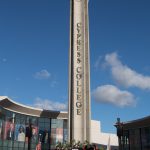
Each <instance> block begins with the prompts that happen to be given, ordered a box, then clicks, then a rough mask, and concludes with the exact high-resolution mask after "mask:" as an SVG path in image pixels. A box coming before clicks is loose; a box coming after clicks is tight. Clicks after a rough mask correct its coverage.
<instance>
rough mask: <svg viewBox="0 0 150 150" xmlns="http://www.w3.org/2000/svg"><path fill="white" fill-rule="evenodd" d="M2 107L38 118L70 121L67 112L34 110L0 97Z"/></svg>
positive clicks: (5, 97)
mask: <svg viewBox="0 0 150 150" xmlns="http://www.w3.org/2000/svg"><path fill="white" fill-rule="evenodd" d="M0 106H1V107H3V108H4V109H7V110H10V111H13V112H16V113H20V114H24V115H30V116H36V117H47V118H54V119H55V118H58V119H68V113H67V112H61V111H54V110H44V109H39V108H34V107H30V106H26V105H22V104H20V103H17V102H15V101H13V100H12V99H10V98H8V97H7V96H0Z"/></svg>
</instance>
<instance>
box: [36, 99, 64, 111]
mask: <svg viewBox="0 0 150 150" xmlns="http://www.w3.org/2000/svg"><path fill="white" fill-rule="evenodd" d="M33 107H36V108H42V109H46V110H58V111H65V110H67V104H65V103H60V102H54V101H51V100H49V99H42V98H39V97H38V98H36V99H35V102H34V104H33Z"/></svg>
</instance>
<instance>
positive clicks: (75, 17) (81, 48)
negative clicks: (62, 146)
mask: <svg viewBox="0 0 150 150" xmlns="http://www.w3.org/2000/svg"><path fill="white" fill-rule="evenodd" d="M88 1H89V0H70V51H69V121H68V122H69V140H70V141H71V140H76V141H81V142H83V141H85V140H88V141H90V126H91V112H90V111H91V109H90V62H89V61H90V58H89V21H88Z"/></svg>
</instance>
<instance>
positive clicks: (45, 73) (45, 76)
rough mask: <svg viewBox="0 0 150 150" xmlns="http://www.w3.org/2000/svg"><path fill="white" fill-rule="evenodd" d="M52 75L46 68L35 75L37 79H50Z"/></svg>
mask: <svg viewBox="0 0 150 150" xmlns="http://www.w3.org/2000/svg"><path fill="white" fill-rule="evenodd" d="M50 76H51V74H50V73H49V72H48V71H47V70H45V69H43V70H41V71H40V72H36V73H35V75H34V77H35V78H36V79H49V78H50Z"/></svg>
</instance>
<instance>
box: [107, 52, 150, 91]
mask: <svg viewBox="0 0 150 150" xmlns="http://www.w3.org/2000/svg"><path fill="white" fill-rule="evenodd" d="M105 61H106V63H107V64H108V65H109V66H110V67H111V72H112V76H113V78H114V79H115V80H116V81H117V82H118V83H119V84H120V85H123V86H125V87H137V88H140V89H150V76H144V75H142V74H140V73H137V72H136V71H134V70H133V69H131V68H129V67H128V66H126V65H123V64H122V62H121V61H120V60H119V58H118V55H117V53H111V54H107V55H106V56H105Z"/></svg>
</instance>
